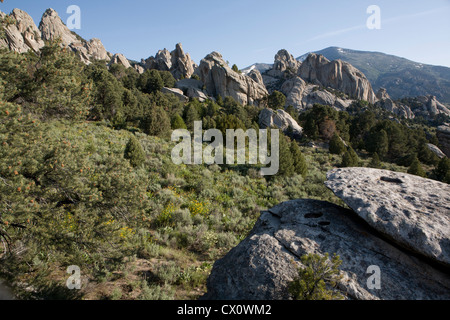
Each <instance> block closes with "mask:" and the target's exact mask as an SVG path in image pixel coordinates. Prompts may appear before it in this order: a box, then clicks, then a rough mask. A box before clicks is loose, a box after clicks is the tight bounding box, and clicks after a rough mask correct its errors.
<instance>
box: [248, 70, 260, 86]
mask: <svg viewBox="0 0 450 320" xmlns="http://www.w3.org/2000/svg"><path fill="white" fill-rule="evenodd" d="M247 75H248V76H249V77H250V78H252V79H253V80H254V81H255V82H256V83H257V84H260V85H262V86H263V85H264V80H263V78H262V76H261V72H259V71H258V70H256V69H253V70H251V71H250V72H248V73H247Z"/></svg>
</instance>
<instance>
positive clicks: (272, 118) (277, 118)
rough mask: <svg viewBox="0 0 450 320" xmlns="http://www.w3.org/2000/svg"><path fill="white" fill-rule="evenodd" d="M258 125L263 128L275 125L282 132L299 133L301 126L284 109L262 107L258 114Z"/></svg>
mask: <svg viewBox="0 0 450 320" xmlns="http://www.w3.org/2000/svg"><path fill="white" fill-rule="evenodd" d="M258 122H259V126H260V127H261V128H263V129H265V128H271V127H276V128H278V129H280V130H282V131H283V132H290V133H291V134H294V135H301V134H302V133H303V128H302V127H300V126H299V124H298V123H297V121H295V120H294V119H293V118H292V117H291V115H290V114H289V113H287V112H286V111H284V110H281V109H280V110H277V111H274V110H272V109H267V108H266V109H263V110H262V111H261V112H260V114H259V121H258Z"/></svg>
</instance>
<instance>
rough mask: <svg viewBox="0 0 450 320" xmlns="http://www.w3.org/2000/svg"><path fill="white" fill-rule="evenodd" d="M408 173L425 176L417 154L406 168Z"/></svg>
mask: <svg viewBox="0 0 450 320" xmlns="http://www.w3.org/2000/svg"><path fill="white" fill-rule="evenodd" d="M408 173H409V174H413V175H416V176H419V177H426V176H427V174H426V172H425V170H423V168H422V165H421V164H420V161H419V159H418V158H417V156H414V159H413V161H412V163H411V166H410V167H409V169H408Z"/></svg>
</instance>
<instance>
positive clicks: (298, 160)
mask: <svg viewBox="0 0 450 320" xmlns="http://www.w3.org/2000/svg"><path fill="white" fill-rule="evenodd" d="M291 154H292V158H293V160H294V172H295V173H297V174H300V175H302V176H303V178H305V177H306V175H307V174H308V164H307V163H306V159H305V157H304V155H303V153H302V151H301V150H300V147H299V146H298V144H297V142H296V141H295V140H294V141H292V142H291Z"/></svg>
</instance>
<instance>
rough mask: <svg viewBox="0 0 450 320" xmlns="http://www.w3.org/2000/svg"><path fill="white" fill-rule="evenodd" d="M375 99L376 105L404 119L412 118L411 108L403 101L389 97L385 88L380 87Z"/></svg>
mask: <svg viewBox="0 0 450 320" xmlns="http://www.w3.org/2000/svg"><path fill="white" fill-rule="evenodd" d="M377 99H378V100H379V101H377V103H376V105H377V106H379V107H381V108H383V109H385V110H387V111H389V112H391V113H393V114H395V115H397V116H399V117H403V118H406V119H414V118H415V114H414V112H412V110H411V108H410V107H409V106H407V105H405V104H403V103H399V102H394V100H392V99H391V97H390V96H389V94H388V93H387V90H386V89H385V88H380V90H378V92H377Z"/></svg>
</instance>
